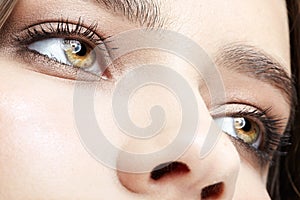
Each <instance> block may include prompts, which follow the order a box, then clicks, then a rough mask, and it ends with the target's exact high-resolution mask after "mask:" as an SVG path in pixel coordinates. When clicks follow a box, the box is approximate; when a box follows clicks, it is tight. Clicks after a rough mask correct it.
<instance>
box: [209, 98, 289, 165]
mask: <svg viewBox="0 0 300 200" xmlns="http://www.w3.org/2000/svg"><path fill="white" fill-rule="evenodd" d="M225 106H226V107H228V108H229V109H228V110H227V111H226V113H225V114H224V113H218V114H217V112H215V114H213V117H214V119H215V120H216V122H217V124H219V126H220V128H221V129H222V131H223V132H225V133H226V134H227V135H228V136H229V137H230V138H231V139H232V140H233V141H234V142H233V143H234V144H235V145H236V146H238V148H237V149H241V150H242V151H243V153H242V154H243V156H244V157H250V158H252V162H253V163H258V164H259V166H260V167H261V168H263V167H265V166H267V164H269V163H271V164H272V158H273V157H274V156H276V155H278V154H283V153H284V152H281V151H280V147H282V146H287V145H289V144H290V143H289V137H290V136H289V134H288V130H285V126H286V125H285V122H284V121H285V119H284V118H282V117H279V116H276V115H273V114H270V113H271V111H272V108H271V107H268V108H264V109H261V108H257V107H255V106H253V105H249V104H247V105H245V104H242V103H234V104H227V105H225ZM249 154H250V155H251V156H249ZM253 158H254V159H253Z"/></svg>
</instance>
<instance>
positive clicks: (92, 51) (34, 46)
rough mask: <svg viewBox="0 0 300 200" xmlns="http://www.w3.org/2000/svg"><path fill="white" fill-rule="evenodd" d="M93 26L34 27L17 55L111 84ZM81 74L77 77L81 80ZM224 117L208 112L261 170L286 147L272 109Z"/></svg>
mask: <svg viewBox="0 0 300 200" xmlns="http://www.w3.org/2000/svg"><path fill="white" fill-rule="evenodd" d="M100 28H101V27H99V26H98V25H97V23H91V24H86V23H85V21H84V19H83V18H82V17H79V18H78V20H77V21H75V22H71V21H69V20H68V19H59V20H57V21H55V20H51V21H45V22H39V23H37V24H32V25H29V26H27V27H25V28H24V29H22V30H21V32H20V33H15V34H14V35H13V38H14V41H15V44H17V46H19V47H20V48H19V49H18V50H17V54H18V55H19V57H21V58H22V59H23V60H24V61H25V62H26V63H27V64H28V66H30V67H31V70H33V71H36V72H39V73H41V74H45V75H49V76H54V77H58V78H61V79H67V80H71V81H72V80H80V81H101V80H104V81H106V82H110V81H114V74H115V70H116V69H115V68H114V66H111V65H112V64H111V60H110V51H113V48H109V45H107V42H106V41H107V40H108V39H109V38H110V37H103V35H104V34H103V35H102V34H101V33H100V34H99V29H100ZM79 74H80V76H79ZM226 106H229V107H231V108H233V107H234V109H229V110H228V111H226V113H218V114H212V116H213V118H214V119H215V120H216V121H222V125H221V128H222V130H223V132H225V133H226V134H227V135H228V136H229V137H230V138H231V139H232V140H233V141H234V142H233V143H234V144H235V145H236V146H238V149H243V152H244V153H242V156H245V157H246V156H249V155H251V156H250V157H251V158H253V159H252V160H253V161H252V162H258V163H259V164H260V166H261V167H264V166H266V165H267V164H268V163H270V162H271V160H272V157H273V155H275V154H280V153H281V152H279V151H278V147H280V146H285V145H288V144H289V135H288V134H287V133H283V132H284V130H283V129H284V127H285V124H284V119H282V118H281V117H279V116H275V115H271V114H270V113H271V110H272V108H271V107H267V108H263V109H262V108H259V107H257V106H253V105H248V104H247V105H246V104H243V103H242V102H238V103H234V104H233V103H230V104H229V105H226Z"/></svg>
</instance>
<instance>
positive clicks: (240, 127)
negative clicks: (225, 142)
mask: <svg viewBox="0 0 300 200" xmlns="http://www.w3.org/2000/svg"><path fill="white" fill-rule="evenodd" d="M234 129H235V132H236V134H237V136H238V138H240V139H242V140H243V141H244V142H246V143H248V144H253V143H254V142H256V140H257V138H258V136H259V133H260V130H259V127H258V125H257V124H256V123H255V122H253V121H252V120H249V119H246V118H243V117H241V118H234Z"/></svg>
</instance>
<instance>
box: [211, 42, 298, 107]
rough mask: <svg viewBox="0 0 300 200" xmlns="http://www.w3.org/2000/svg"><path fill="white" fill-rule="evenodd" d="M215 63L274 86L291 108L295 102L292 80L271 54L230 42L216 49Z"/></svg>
mask: <svg viewBox="0 0 300 200" xmlns="http://www.w3.org/2000/svg"><path fill="white" fill-rule="evenodd" d="M215 63H216V65H217V66H220V67H225V68H226V69H229V70H232V71H235V72H237V73H241V74H245V75H247V76H249V77H252V78H255V79H257V80H259V81H262V82H265V83H268V84H270V85H271V86H273V87H275V88H276V89H278V90H279V91H280V92H281V94H283V96H284V97H285V100H286V102H287V103H288V104H289V106H290V108H291V110H293V108H294V106H295V104H296V90H295V86H294V81H293V79H292V78H291V77H290V76H289V75H288V73H287V72H286V70H285V68H284V67H283V65H281V64H280V63H279V62H278V61H276V59H274V58H273V57H272V56H270V55H268V54H267V53H265V52H263V51H262V50H260V49H258V48H257V47H254V46H251V45H243V44H230V45H226V46H224V47H223V48H221V49H220V50H219V51H218V53H217V56H216V60H215ZM291 112H293V111H291Z"/></svg>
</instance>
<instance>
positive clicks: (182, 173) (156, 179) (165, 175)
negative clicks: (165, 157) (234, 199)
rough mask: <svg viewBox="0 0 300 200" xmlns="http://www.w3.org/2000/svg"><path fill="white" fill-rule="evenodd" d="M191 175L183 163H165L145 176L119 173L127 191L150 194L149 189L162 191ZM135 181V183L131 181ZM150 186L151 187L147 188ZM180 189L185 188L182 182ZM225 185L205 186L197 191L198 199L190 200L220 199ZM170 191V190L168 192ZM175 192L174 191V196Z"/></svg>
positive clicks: (220, 183) (221, 183)
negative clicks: (163, 188)
mask: <svg viewBox="0 0 300 200" xmlns="http://www.w3.org/2000/svg"><path fill="white" fill-rule="evenodd" d="M190 174H191V170H190V168H189V167H188V165H187V164H185V163H184V162H179V161H175V162H166V163H162V164H159V165H157V166H156V167H154V168H153V170H152V171H151V172H150V173H147V174H133V173H124V172H119V177H120V182H121V184H122V185H123V186H124V187H125V188H127V190H129V191H131V192H134V193H145V192H149V193H152V192H153V191H151V189H150V188H152V189H154V190H157V188H160V189H162V187H165V186H166V185H168V182H169V184H171V185H172V182H174V181H175V180H176V179H177V182H181V181H180V179H184V177H186V176H189V175H190ZM132 180H135V181H132ZM143 185H145V186H146V187H148V188H147V189H146V190H144V189H145V188H144V187H143ZM150 185H151V187H149V186H150ZM181 186H182V187H185V186H186V185H184V183H183V182H182V185H181ZM224 188H225V184H224V182H218V183H215V184H211V185H207V186H205V187H203V188H202V189H201V188H199V190H198V198H192V199H203V200H207V199H219V198H220V197H222V195H223V193H224V190H225V189H224ZM169 191H170V190H169ZM175 193H176V191H174V196H176V195H175Z"/></svg>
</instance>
